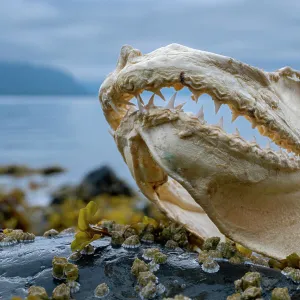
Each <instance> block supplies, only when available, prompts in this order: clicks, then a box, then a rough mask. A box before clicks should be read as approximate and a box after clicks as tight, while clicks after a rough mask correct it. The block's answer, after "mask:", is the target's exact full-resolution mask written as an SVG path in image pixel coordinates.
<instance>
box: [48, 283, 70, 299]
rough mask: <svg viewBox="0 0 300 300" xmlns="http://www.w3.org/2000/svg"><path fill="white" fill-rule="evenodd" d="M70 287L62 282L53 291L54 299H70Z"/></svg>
mask: <svg viewBox="0 0 300 300" xmlns="http://www.w3.org/2000/svg"><path fill="white" fill-rule="evenodd" d="M70 292H71V291H70V288H69V287H68V286H67V285H66V284H64V283H62V284H60V285H59V286H57V287H56V288H55V289H54V290H53V292H52V299H53V300H70V299H71V296H70Z"/></svg>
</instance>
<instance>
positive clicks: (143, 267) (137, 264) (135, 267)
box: [131, 258, 149, 277]
mask: <svg viewBox="0 0 300 300" xmlns="http://www.w3.org/2000/svg"><path fill="white" fill-rule="evenodd" d="M146 271H149V266H148V265H147V264H146V263H145V262H144V261H142V260H140V259H138V258H136V259H135V260H134V262H133V264H132V267H131V273H132V274H133V275H134V276H136V277H137V276H138V275H139V273H140V272H146Z"/></svg>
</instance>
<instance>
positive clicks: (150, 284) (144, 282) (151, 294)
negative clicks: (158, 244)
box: [131, 248, 167, 299]
mask: <svg viewBox="0 0 300 300" xmlns="http://www.w3.org/2000/svg"><path fill="white" fill-rule="evenodd" d="M142 257H143V258H144V259H145V260H151V261H150V263H149V264H147V263H145V262H144V261H143V260H140V259H139V258H136V259H135V260H134V262H133V264H132V267H131V273H132V274H133V275H134V276H135V277H137V281H138V286H137V287H136V290H137V291H138V292H139V296H140V297H141V299H153V298H155V297H156V296H158V295H162V294H163V293H164V292H165V290H166V288H165V286H164V285H162V284H161V283H159V282H158V278H157V277H156V276H155V275H154V274H153V272H155V271H157V270H158V269H159V264H164V263H166V261H167V255H165V254H163V253H161V252H160V250H159V249H158V248H148V249H144V251H143V256H142Z"/></svg>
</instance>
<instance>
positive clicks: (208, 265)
mask: <svg viewBox="0 0 300 300" xmlns="http://www.w3.org/2000/svg"><path fill="white" fill-rule="evenodd" d="M201 268H202V270H203V271H204V272H206V273H216V272H218V271H219V270H220V266H219V265H218V263H217V262H216V261H215V260H213V259H212V258H211V257H208V258H207V259H206V260H204V262H203V264H202V266H201Z"/></svg>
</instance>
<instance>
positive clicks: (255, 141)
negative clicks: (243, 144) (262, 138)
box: [252, 135, 257, 144]
mask: <svg viewBox="0 0 300 300" xmlns="http://www.w3.org/2000/svg"><path fill="white" fill-rule="evenodd" d="M252 143H255V144H257V139H256V136H255V135H254V136H253V140H252Z"/></svg>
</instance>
